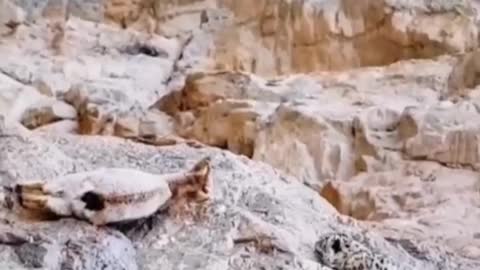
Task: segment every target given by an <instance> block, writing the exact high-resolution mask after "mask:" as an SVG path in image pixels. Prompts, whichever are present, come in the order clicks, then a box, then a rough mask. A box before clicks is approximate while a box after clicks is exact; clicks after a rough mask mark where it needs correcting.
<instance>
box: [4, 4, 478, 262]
mask: <svg viewBox="0 0 480 270" xmlns="http://www.w3.org/2000/svg"><path fill="white" fill-rule="evenodd" d="M252 7H254V8H252ZM478 14H479V13H478V3H476V2H475V1H469V0H462V1H441V0H432V1H403V0H373V1H349V0H322V1H321V0H307V1H300V0H293V1H284V0H282V1H267V0H262V1H258V0H257V1H231V0H215V1H206V0H195V1H173V0H169V1H164V0H162V1H160V0H158V1H157V0H138V1H137V0H136V1H133V0H125V1H118V0H115V1H113V0H106V1H99V0H90V1H80V0H62V1H56V0H55V1H54V0H39V1H27V0H4V1H1V0H0V24H1V25H0V35H1V36H2V38H1V41H0V56H1V59H2V61H0V183H1V184H2V185H8V184H12V183H14V182H16V181H19V180H25V179H43V180H46V181H48V179H50V178H52V177H56V176H61V175H66V174H69V173H73V172H80V171H88V170H92V169H95V168H99V167H126V168H136V169H140V170H144V171H149V172H152V173H159V174H160V173H166V172H172V171H177V170H181V169H184V168H186V167H189V166H190V165H191V164H192V162H194V161H195V160H198V158H200V157H203V156H205V155H207V154H208V155H211V156H212V157H213V171H212V174H213V177H214V182H215V188H214V193H213V196H212V200H211V202H210V203H209V204H208V207H207V208H206V209H207V210H206V213H205V216H204V219H203V220H196V219H193V218H192V219H188V218H187V219H185V220H181V221H178V220H176V221H175V220H174V219H171V218H170V217H169V216H168V215H166V214H165V213H162V212H159V213H156V214H155V215H153V216H152V217H150V218H148V219H146V220H139V221H135V222H133V223H130V224H121V225H115V226H109V227H102V228H95V227H92V226H89V225H88V224H86V223H85V222H82V221H79V220H74V219H61V220H55V219H53V220H43V221H38V220H31V219H26V217H25V216H23V215H22V213H18V212H17V210H18V209H11V207H10V203H9V201H8V200H7V199H6V197H5V198H4V197H2V196H3V193H2V192H0V195H2V196H0V199H2V200H0V201H2V203H3V205H2V206H1V207H0V216H1V219H0V261H1V262H2V263H5V264H2V265H7V268H12V269H13V268H15V269H32V268H35V267H37V268H44V269H98V268H102V267H107V268H106V269H112V270H113V269H134V270H135V269H158V268H159V267H161V268H162V269H163V268H165V269H178V268H182V269H236V268H239V269H277V268H285V269H323V270H330V269H329V268H328V267H327V266H326V265H322V263H321V261H320V260H319V259H318V258H316V257H315V254H314V245H315V241H316V240H317V239H318V238H319V237H321V236H324V235H326V234H328V233H329V232H334V233H345V234H346V235H348V237H352V239H353V238H354V239H355V241H359V242H361V245H362V246H365V247H368V249H369V254H370V253H374V254H375V253H379V254H383V255H385V256H387V257H389V258H391V259H393V260H394V261H396V262H401V263H403V266H404V268H405V269H432V270H436V269H466V270H469V269H472V270H473V269H479V268H480V265H479V264H478V261H479V260H480V249H479V248H478V247H479V246H480V242H479V239H480V237H479V235H480V231H479V230H478V229H477V227H478V226H476V225H477V223H478V220H479V219H480V213H479V212H478V210H477V209H478V208H479V207H478V206H480V196H478V194H479V192H480V181H479V180H478V173H480V171H479V168H480V167H479V166H478V163H479V160H480V158H479V157H478V155H479V154H478V152H479V151H478V147H477V145H478V142H477V135H476V134H477V130H478V127H477V126H478V122H479V121H477V119H480V118H479V117H480V115H479V114H480V110H479V105H480V104H478V102H479V93H480V92H479V90H478V87H477V84H478V81H477V78H476V77H477V75H478V71H477V62H478V60H477V59H476V58H477V55H478V50H477V49H474V48H475V47H477V45H478V21H479V20H478ZM167 145H168V146H167ZM160 146H162V147H160ZM219 148H220V149H219ZM72 232H74V233H72ZM57 234H58V237H57ZM339 270H342V269H339Z"/></svg>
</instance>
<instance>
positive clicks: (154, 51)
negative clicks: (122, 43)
mask: <svg viewBox="0 0 480 270" xmlns="http://www.w3.org/2000/svg"><path fill="white" fill-rule="evenodd" d="M122 51H123V53H126V54H130V55H139V54H143V55H147V56H150V57H160V58H168V53H167V52H166V51H165V50H163V49H160V48H156V47H154V46H152V45H149V44H145V43H140V42H136V43H135V44H133V45H130V46H127V47H125V48H124V49H123V50H122Z"/></svg>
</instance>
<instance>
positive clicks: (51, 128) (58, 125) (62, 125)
mask: <svg viewBox="0 0 480 270" xmlns="http://www.w3.org/2000/svg"><path fill="white" fill-rule="evenodd" d="M35 131H37V132H47V133H48V132H49V133H55V134H61V133H70V134H78V122H77V121H76V120H60V121H57V122H54V123H51V124H47V125H44V126H41V127H38V128H36V129H35Z"/></svg>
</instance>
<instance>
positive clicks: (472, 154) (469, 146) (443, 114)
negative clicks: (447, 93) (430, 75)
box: [404, 101, 480, 169]
mask: <svg viewBox="0 0 480 270" xmlns="http://www.w3.org/2000/svg"><path fill="white" fill-rule="evenodd" d="M409 114H410V116H411V118H412V119H413V120H414V121H415V123H416V126H418V131H417V134H415V136H413V137H411V138H409V139H408V140H407V141H406V145H405V150H404V151H405V154H407V155H408V157H409V158H412V159H426V160H432V161H437V162H440V163H442V164H446V165H448V166H460V167H461V166H468V167H469V168H473V169H478V163H479V161H480V157H479V152H478V150H477V145H478V139H477V135H476V134H477V133H478V128H479V127H478V125H479V123H480V122H479V117H480V112H479V110H478V105H477V104H476V103H475V102H470V101H464V102H460V103H457V104H451V105H449V106H448V107H442V106H431V107H430V108H428V109H420V108H417V109H411V110H410V111H409Z"/></svg>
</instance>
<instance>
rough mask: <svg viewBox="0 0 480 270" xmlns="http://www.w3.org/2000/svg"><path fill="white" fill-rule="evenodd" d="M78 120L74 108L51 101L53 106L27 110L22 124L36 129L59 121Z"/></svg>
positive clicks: (48, 105)
mask: <svg viewBox="0 0 480 270" xmlns="http://www.w3.org/2000/svg"><path fill="white" fill-rule="evenodd" d="M76 118H77V111H76V110H75V108H73V107H72V106H70V105H68V104H66V103H63V102H61V101H54V100H52V101H51V104H38V105H36V106H32V107H30V108H28V109H27V110H25V112H24V113H23V114H22V116H21V119H20V122H21V123H22V124H23V125H24V126H26V127H27V128H29V129H34V128H37V127H40V126H43V125H47V124H50V123H52V122H56V121H59V120H71V119H76Z"/></svg>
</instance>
